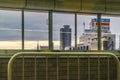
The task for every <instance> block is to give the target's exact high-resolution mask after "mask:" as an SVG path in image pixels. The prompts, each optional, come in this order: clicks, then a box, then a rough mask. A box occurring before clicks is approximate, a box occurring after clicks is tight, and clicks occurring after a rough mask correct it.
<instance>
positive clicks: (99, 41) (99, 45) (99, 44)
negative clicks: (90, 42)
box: [97, 13, 101, 50]
mask: <svg viewBox="0 0 120 80" xmlns="http://www.w3.org/2000/svg"><path fill="white" fill-rule="evenodd" d="M97 20H98V30H97V31H98V35H97V36H98V50H101V14H100V13H98V14H97Z"/></svg>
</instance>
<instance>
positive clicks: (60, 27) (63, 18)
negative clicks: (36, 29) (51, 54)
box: [53, 13, 75, 50]
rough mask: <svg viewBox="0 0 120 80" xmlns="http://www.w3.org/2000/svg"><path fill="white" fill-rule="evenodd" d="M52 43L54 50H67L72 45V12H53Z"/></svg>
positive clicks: (73, 43) (73, 42) (73, 41)
mask: <svg viewBox="0 0 120 80" xmlns="http://www.w3.org/2000/svg"><path fill="white" fill-rule="evenodd" d="M53 44H54V50H69V49H70V48H73V47H74V45H75V40H74V15H73V14H62V13H61V14H60V13H54V14H53Z"/></svg>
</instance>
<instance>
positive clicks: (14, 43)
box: [0, 10, 22, 49]
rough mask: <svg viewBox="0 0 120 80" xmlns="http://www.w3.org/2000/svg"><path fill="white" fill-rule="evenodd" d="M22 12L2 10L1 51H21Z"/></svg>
mask: <svg viewBox="0 0 120 80" xmlns="http://www.w3.org/2000/svg"><path fill="white" fill-rule="evenodd" d="M21 44H22V43H21V12H19V11H5V10H0V49H21Z"/></svg>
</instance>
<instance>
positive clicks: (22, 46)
mask: <svg viewBox="0 0 120 80" xmlns="http://www.w3.org/2000/svg"><path fill="white" fill-rule="evenodd" d="M22 50H24V9H22Z"/></svg>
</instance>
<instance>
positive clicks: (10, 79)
mask: <svg viewBox="0 0 120 80" xmlns="http://www.w3.org/2000/svg"><path fill="white" fill-rule="evenodd" d="M20 56H21V57H22V56H23V70H24V58H25V56H31V57H33V56H35V58H36V56H46V80H47V75H48V74H47V71H48V67H47V65H48V57H50V56H51V57H52V56H54V57H55V56H56V57H58V56H66V57H67V69H68V70H67V71H68V72H67V75H68V76H67V79H68V80H69V57H72V56H79V57H78V58H80V56H89V57H92V56H98V58H100V57H102V56H108V57H110V56H111V57H113V58H114V60H115V61H116V65H117V80H120V76H119V75H120V61H119V59H118V57H117V56H116V55H115V54H113V53H109V52H19V53H16V54H15V55H13V56H12V57H11V58H10V60H9V62H8V69H7V70H8V80H12V65H13V62H14V60H15V59H16V58H18V57H20ZM88 59H89V58H88ZM78 62H80V61H79V59H78ZM88 63H89V61H88ZM35 64H36V63H35ZM108 64H109V63H108ZM99 65H100V64H99V59H98V74H100V66H99ZM79 66H80V64H79ZM89 66H90V63H89ZM88 69H90V68H89V67H88ZM78 70H80V69H78ZM89 73H90V72H89ZM35 74H36V73H35ZM57 74H58V72H57ZM79 74H80V72H79ZM98 76H99V79H98V80H100V75H98ZM23 77H24V71H23ZM88 77H89V80H90V74H88ZM79 78H80V77H79ZM57 79H58V78H57ZM23 80H24V78H23Z"/></svg>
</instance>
